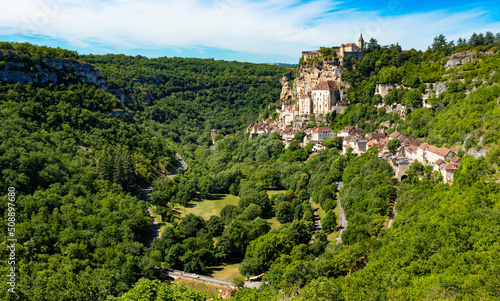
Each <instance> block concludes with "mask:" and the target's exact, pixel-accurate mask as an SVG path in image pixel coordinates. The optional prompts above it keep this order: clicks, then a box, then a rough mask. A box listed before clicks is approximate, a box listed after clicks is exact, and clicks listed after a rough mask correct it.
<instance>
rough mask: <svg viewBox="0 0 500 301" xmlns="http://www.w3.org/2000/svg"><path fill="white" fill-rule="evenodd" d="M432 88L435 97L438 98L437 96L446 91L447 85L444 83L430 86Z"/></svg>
mask: <svg viewBox="0 0 500 301" xmlns="http://www.w3.org/2000/svg"><path fill="white" fill-rule="evenodd" d="M432 88H433V89H434V90H435V91H436V96H439V94H441V93H443V92H444V91H446V90H448V83H446V82H444V83H437V84H432Z"/></svg>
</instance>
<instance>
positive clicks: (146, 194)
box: [141, 154, 189, 249]
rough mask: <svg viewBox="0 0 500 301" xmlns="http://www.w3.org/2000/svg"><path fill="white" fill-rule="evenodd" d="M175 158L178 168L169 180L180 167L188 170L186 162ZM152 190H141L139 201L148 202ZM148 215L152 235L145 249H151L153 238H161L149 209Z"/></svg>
mask: <svg viewBox="0 0 500 301" xmlns="http://www.w3.org/2000/svg"><path fill="white" fill-rule="evenodd" d="M175 157H176V158H177V160H178V161H179V166H178V167H177V168H176V169H175V170H174V172H172V174H170V175H168V177H169V178H171V179H172V178H173V177H175V176H176V175H177V174H178V173H177V169H179V168H180V167H182V168H183V169H184V170H185V171H187V170H188V168H189V167H188V165H187V164H186V162H184V160H182V158H181V157H180V156H179V154H175ZM152 190H153V186H149V187H148V188H146V189H143V190H142V193H141V199H142V200H144V201H145V202H147V201H148V200H149V194H150V193H151V191H152ZM148 214H149V216H151V230H152V232H153V235H151V239H150V240H149V242H148V245H147V247H148V249H149V248H150V247H151V244H152V243H153V240H154V239H155V238H160V237H161V232H160V227H159V226H158V222H157V221H156V219H155V218H154V217H153V213H152V212H151V210H150V209H149V208H148Z"/></svg>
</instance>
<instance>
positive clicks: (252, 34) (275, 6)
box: [0, 0, 500, 63]
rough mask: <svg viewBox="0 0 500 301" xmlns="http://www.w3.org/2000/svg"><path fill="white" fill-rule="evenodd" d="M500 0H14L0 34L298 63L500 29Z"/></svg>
mask: <svg viewBox="0 0 500 301" xmlns="http://www.w3.org/2000/svg"><path fill="white" fill-rule="evenodd" d="M499 8H500V4H499V1H498V0H496V1H480V2H476V3H472V2H471V1H462V0H455V1H429V0H420V1H416V0H410V1H403V0H387V1H369V0H359V1H331V0H309V1H306V0H288V1H282V0H253V1H250V0H182V1H178V0H177V1H172V0H141V1H137V0H16V1H9V2H8V3H3V4H2V18H0V40H3V41H15V42H25V41H27V42H31V43H34V44H39V45H48V46H54V47H57V46H59V47H62V48H67V49H71V50H77V51H78V52H80V53H85V54H88V53H94V54H106V53H125V54H128V55H138V54H140V55H144V56H148V57H159V56H168V57H172V56H178V57H200V58H215V59H224V60H238V61H249V62H256V63H274V62H279V63H297V62H298V59H299V57H300V55H301V51H302V50H313V49H316V48H318V47H319V46H334V45H340V44H341V43H349V42H356V41H357V40H358V38H359V34H360V33H361V32H363V36H364V38H365V40H368V39H369V38H376V39H377V40H378V41H379V43H380V44H382V45H385V44H392V43H397V42H399V44H400V45H401V46H402V47H403V48H404V49H411V48H415V49H421V50H425V49H426V48H427V46H429V45H430V44H431V43H432V40H433V38H434V37H435V36H437V35H439V34H444V35H445V36H446V37H447V38H448V40H457V39H458V38H459V37H469V36H470V35H471V34H472V33H473V32H478V33H479V32H486V31H492V32H493V33H498V32H500V10H499Z"/></svg>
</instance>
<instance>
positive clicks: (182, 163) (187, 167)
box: [167, 154, 189, 179]
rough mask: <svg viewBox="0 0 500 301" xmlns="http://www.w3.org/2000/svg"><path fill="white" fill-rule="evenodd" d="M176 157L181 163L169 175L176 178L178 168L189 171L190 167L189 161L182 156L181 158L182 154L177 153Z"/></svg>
mask: <svg viewBox="0 0 500 301" xmlns="http://www.w3.org/2000/svg"><path fill="white" fill-rule="evenodd" d="M175 157H176V158H177V161H179V165H177V168H176V169H174V170H173V171H172V173H171V174H169V175H168V176H167V177H169V178H170V179H172V178H174V177H175V176H176V175H178V174H179V173H178V172H177V170H179V168H182V169H184V171H187V170H188V169H189V166H188V165H187V163H186V162H185V161H184V160H182V158H181V156H179V154H175Z"/></svg>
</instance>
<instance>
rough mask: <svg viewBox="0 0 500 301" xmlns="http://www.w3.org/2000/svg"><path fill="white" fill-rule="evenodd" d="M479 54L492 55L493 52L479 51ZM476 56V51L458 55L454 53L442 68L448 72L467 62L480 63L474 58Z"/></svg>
mask: <svg viewBox="0 0 500 301" xmlns="http://www.w3.org/2000/svg"><path fill="white" fill-rule="evenodd" d="M479 53H480V54H481V55H487V54H494V52H493V51H481V52H479ZM477 54H478V53H477V52H476V51H465V52H460V53H454V54H452V55H450V57H449V58H448V61H447V62H446V65H445V66H444V68H445V69H446V70H449V69H452V68H455V67H460V66H462V65H465V64H466V63H467V62H474V61H476V60H477V61H480V59H478V58H477V57H476V56H477Z"/></svg>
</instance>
